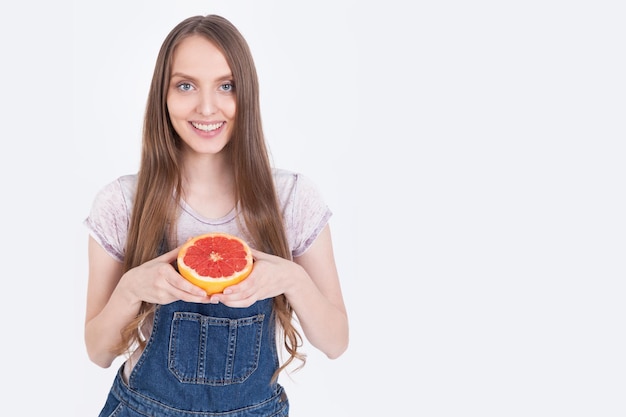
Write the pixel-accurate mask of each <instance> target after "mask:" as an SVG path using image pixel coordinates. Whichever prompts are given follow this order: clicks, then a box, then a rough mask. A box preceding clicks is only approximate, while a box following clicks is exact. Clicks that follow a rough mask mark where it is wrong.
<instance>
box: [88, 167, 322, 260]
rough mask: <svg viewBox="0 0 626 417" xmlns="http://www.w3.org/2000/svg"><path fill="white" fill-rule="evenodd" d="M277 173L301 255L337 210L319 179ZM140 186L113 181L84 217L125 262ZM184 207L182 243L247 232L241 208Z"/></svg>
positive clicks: (293, 245)
mask: <svg viewBox="0 0 626 417" xmlns="http://www.w3.org/2000/svg"><path fill="white" fill-rule="evenodd" d="M273 175H274V182H275V185H276V192H277V194H278V200H279V204H280V208H281V209H282V214H283V220H284V223H285V231H286V233H287V240H288V243H289V248H290V249H291V253H292V255H293V257H297V256H300V255H302V254H303V253H304V252H305V251H306V250H307V249H308V248H309V247H310V246H311V244H312V243H313V241H314V240H315V239H316V238H317V236H318V235H319V233H320V232H321V231H322V229H323V228H324V226H325V225H326V223H327V222H328V220H329V219H330V216H331V214H332V213H331V211H330V209H329V208H328V206H327V205H326V203H325V201H324V200H323V198H322V196H321V194H320V192H319V191H318V189H317V187H316V186H315V184H314V183H313V182H311V181H310V180H309V179H307V178H306V177H304V176H303V175H302V174H299V173H295V172H291V171H288V170H284V169H276V168H275V169H273ZM136 187H137V174H131V175H124V176H121V177H119V178H117V179H116V180H115V181H112V182H111V183H109V184H107V185H106V186H104V187H103V188H102V189H101V190H100V191H99V192H98V194H97V195H96V197H95V199H94V202H93V204H92V207H91V211H90V213H89V215H88V217H87V218H86V219H85V221H84V224H85V225H86V227H87V229H88V230H89V234H90V235H91V236H92V237H93V238H94V239H95V240H96V241H97V242H98V243H99V244H100V245H101V246H102V247H103V248H104V249H105V250H106V251H107V252H108V253H109V254H110V255H111V256H112V257H113V258H115V259H116V260H118V261H120V262H122V261H123V260H124V251H125V247H126V238H127V235H128V226H129V224H130V215H131V211H132V204H133V198H134V195H135V190H136ZM181 209H182V210H181V211H180V213H181V214H180V217H179V219H178V225H177V244H178V245H181V244H183V243H184V242H186V241H187V240H188V239H189V238H191V237H194V236H197V235H200V234H204V233H209V232H224V233H230V234H233V235H235V236H245V233H243V232H242V231H241V230H240V229H239V225H238V222H237V221H236V219H235V214H236V213H235V209H233V210H232V211H231V212H230V213H228V214H227V215H225V216H224V217H222V218H219V219H209V218H206V217H203V216H201V215H199V214H198V213H197V212H195V211H194V210H193V208H191V207H190V206H189V205H187V203H185V202H184V201H183V202H181Z"/></svg>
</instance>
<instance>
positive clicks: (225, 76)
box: [170, 72, 233, 81]
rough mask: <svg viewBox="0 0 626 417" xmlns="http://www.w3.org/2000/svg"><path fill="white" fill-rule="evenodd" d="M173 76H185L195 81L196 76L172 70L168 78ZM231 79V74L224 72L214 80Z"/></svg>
mask: <svg viewBox="0 0 626 417" xmlns="http://www.w3.org/2000/svg"><path fill="white" fill-rule="evenodd" d="M174 77H179V78H187V79H189V80H193V81H197V79H196V77H192V76H191V75H187V74H185V73H183V72H174V73H172V75H171V76H170V78H174ZM232 79H233V74H231V73H228V74H225V75H222V76H219V77H217V78H216V79H215V80H216V81H227V80H232Z"/></svg>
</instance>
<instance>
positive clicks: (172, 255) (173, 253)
mask: <svg viewBox="0 0 626 417" xmlns="http://www.w3.org/2000/svg"><path fill="white" fill-rule="evenodd" d="M179 251H180V246H179V247H177V248H174V249H172V250H170V251H169V252H165V253H164V254H163V255H161V256H159V257H158V258H157V259H159V260H161V261H164V262H167V263H171V262H174V261H175V260H176V258H177V257H178V252H179Z"/></svg>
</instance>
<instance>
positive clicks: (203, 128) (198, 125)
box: [191, 122, 224, 132]
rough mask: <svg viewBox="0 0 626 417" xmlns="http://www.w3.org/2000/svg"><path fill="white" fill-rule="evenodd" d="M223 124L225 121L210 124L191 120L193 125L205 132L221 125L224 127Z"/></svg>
mask: <svg viewBox="0 0 626 417" xmlns="http://www.w3.org/2000/svg"><path fill="white" fill-rule="evenodd" d="M223 124H224V122H220V123H213V124H210V125H203V124H201V123H195V122H191V125H192V126H193V127H195V128H196V129H200V130H203V131H205V132H210V131H212V130H215V129H219V128H220V127H222V125H223Z"/></svg>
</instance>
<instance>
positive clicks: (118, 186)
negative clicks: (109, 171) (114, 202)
mask: <svg viewBox="0 0 626 417" xmlns="http://www.w3.org/2000/svg"><path fill="white" fill-rule="evenodd" d="M136 189H137V174H125V175H120V176H119V177H117V178H115V179H114V180H112V181H110V182H108V183H107V184H105V185H104V186H103V187H102V188H101V189H100V190H99V192H98V198H100V199H102V198H105V199H107V198H111V197H113V196H119V197H124V198H130V197H132V196H133V195H134V194H135V190H136Z"/></svg>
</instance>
